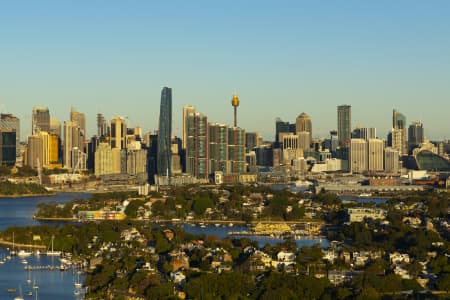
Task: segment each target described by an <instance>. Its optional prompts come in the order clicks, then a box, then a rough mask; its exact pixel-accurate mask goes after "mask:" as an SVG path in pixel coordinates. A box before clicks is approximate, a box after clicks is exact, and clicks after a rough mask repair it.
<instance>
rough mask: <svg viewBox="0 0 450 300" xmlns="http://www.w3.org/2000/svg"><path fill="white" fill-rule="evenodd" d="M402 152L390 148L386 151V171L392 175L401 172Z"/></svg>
mask: <svg viewBox="0 0 450 300" xmlns="http://www.w3.org/2000/svg"><path fill="white" fill-rule="evenodd" d="M399 158H400V152H399V151H398V150H397V149H394V148H391V147H388V148H385V149H384V171H385V172H386V173H390V174H397V173H398V172H399V170H400V162H399Z"/></svg>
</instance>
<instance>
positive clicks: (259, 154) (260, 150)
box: [255, 144, 273, 167]
mask: <svg viewBox="0 0 450 300" xmlns="http://www.w3.org/2000/svg"><path fill="white" fill-rule="evenodd" d="M255 154H256V165H258V166H264V167H271V166H273V148H272V145H271V144H262V145H260V146H258V147H256V148H255Z"/></svg>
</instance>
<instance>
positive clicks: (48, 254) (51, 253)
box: [45, 236, 61, 256]
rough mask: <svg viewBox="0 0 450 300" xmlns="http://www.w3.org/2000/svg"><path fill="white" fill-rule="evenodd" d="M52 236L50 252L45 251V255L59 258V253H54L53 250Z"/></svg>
mask: <svg viewBox="0 0 450 300" xmlns="http://www.w3.org/2000/svg"><path fill="white" fill-rule="evenodd" d="M54 238H55V237H54V236H52V241H51V245H52V246H51V250H47V252H46V253H45V254H47V256H61V251H55V250H53V240H54Z"/></svg>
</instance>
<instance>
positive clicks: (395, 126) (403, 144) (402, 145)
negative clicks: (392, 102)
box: [391, 109, 408, 155]
mask: <svg viewBox="0 0 450 300" xmlns="http://www.w3.org/2000/svg"><path fill="white" fill-rule="evenodd" d="M391 146H392V148H395V149H397V150H398V151H399V152H400V155H407V154H408V143H407V140H406V117H405V116H404V115H403V114H401V113H400V112H398V111H396V110H395V109H394V110H393V112H392V144H391Z"/></svg>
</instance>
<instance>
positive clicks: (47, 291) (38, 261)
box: [0, 193, 90, 300]
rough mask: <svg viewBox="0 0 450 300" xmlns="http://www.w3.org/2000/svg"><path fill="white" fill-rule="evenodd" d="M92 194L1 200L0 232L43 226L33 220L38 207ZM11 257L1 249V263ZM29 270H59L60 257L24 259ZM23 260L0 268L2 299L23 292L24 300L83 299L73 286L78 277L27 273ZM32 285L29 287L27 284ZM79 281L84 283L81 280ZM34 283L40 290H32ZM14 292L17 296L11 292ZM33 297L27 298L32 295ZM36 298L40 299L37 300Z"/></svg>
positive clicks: (65, 273) (64, 273)
mask: <svg viewBox="0 0 450 300" xmlns="http://www.w3.org/2000/svg"><path fill="white" fill-rule="evenodd" d="M89 197H90V194H82V193H80V194H69V193H61V194H57V195H55V196H51V197H48V196H47V197H25V198H0V230H4V229H6V228H7V227H10V226H32V225H39V224H42V222H40V221H36V220H34V219H33V214H34V213H35V212H36V210H37V205H38V204H39V203H51V202H56V203H65V202H68V201H70V200H72V199H74V198H89ZM7 255H8V251H7V250H6V249H5V248H0V259H1V260H2V261H3V258H5V257H6V256H7ZM25 259H26V261H27V266H55V267H57V266H59V265H60V261H59V258H57V257H47V256H45V255H40V256H34V255H33V256H29V257H27V258H25ZM24 267H25V264H24V263H23V262H22V258H19V257H17V256H15V257H12V258H11V259H9V260H6V261H4V263H2V264H0V299H2V300H3V299H14V297H16V296H18V295H19V291H20V290H21V291H22V296H23V298H24V299H44V300H60V299H81V298H82V293H80V294H79V295H75V294H74V291H75V288H74V282H75V281H77V280H78V278H79V275H77V273H74V272H72V271H71V270H68V271H59V269H56V270H48V269H44V270H39V271H26V270H25V268H24ZM28 279H29V280H30V281H29V282H30V283H27V280H28ZM80 280H83V278H82V277H80ZM33 283H34V284H35V285H37V286H38V287H39V288H38V289H34V290H33ZM11 289H12V290H15V292H14V293H10V292H8V290H11ZM30 291H31V292H32V295H31V296H28V293H29V292H30ZM36 296H37V298H36Z"/></svg>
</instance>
